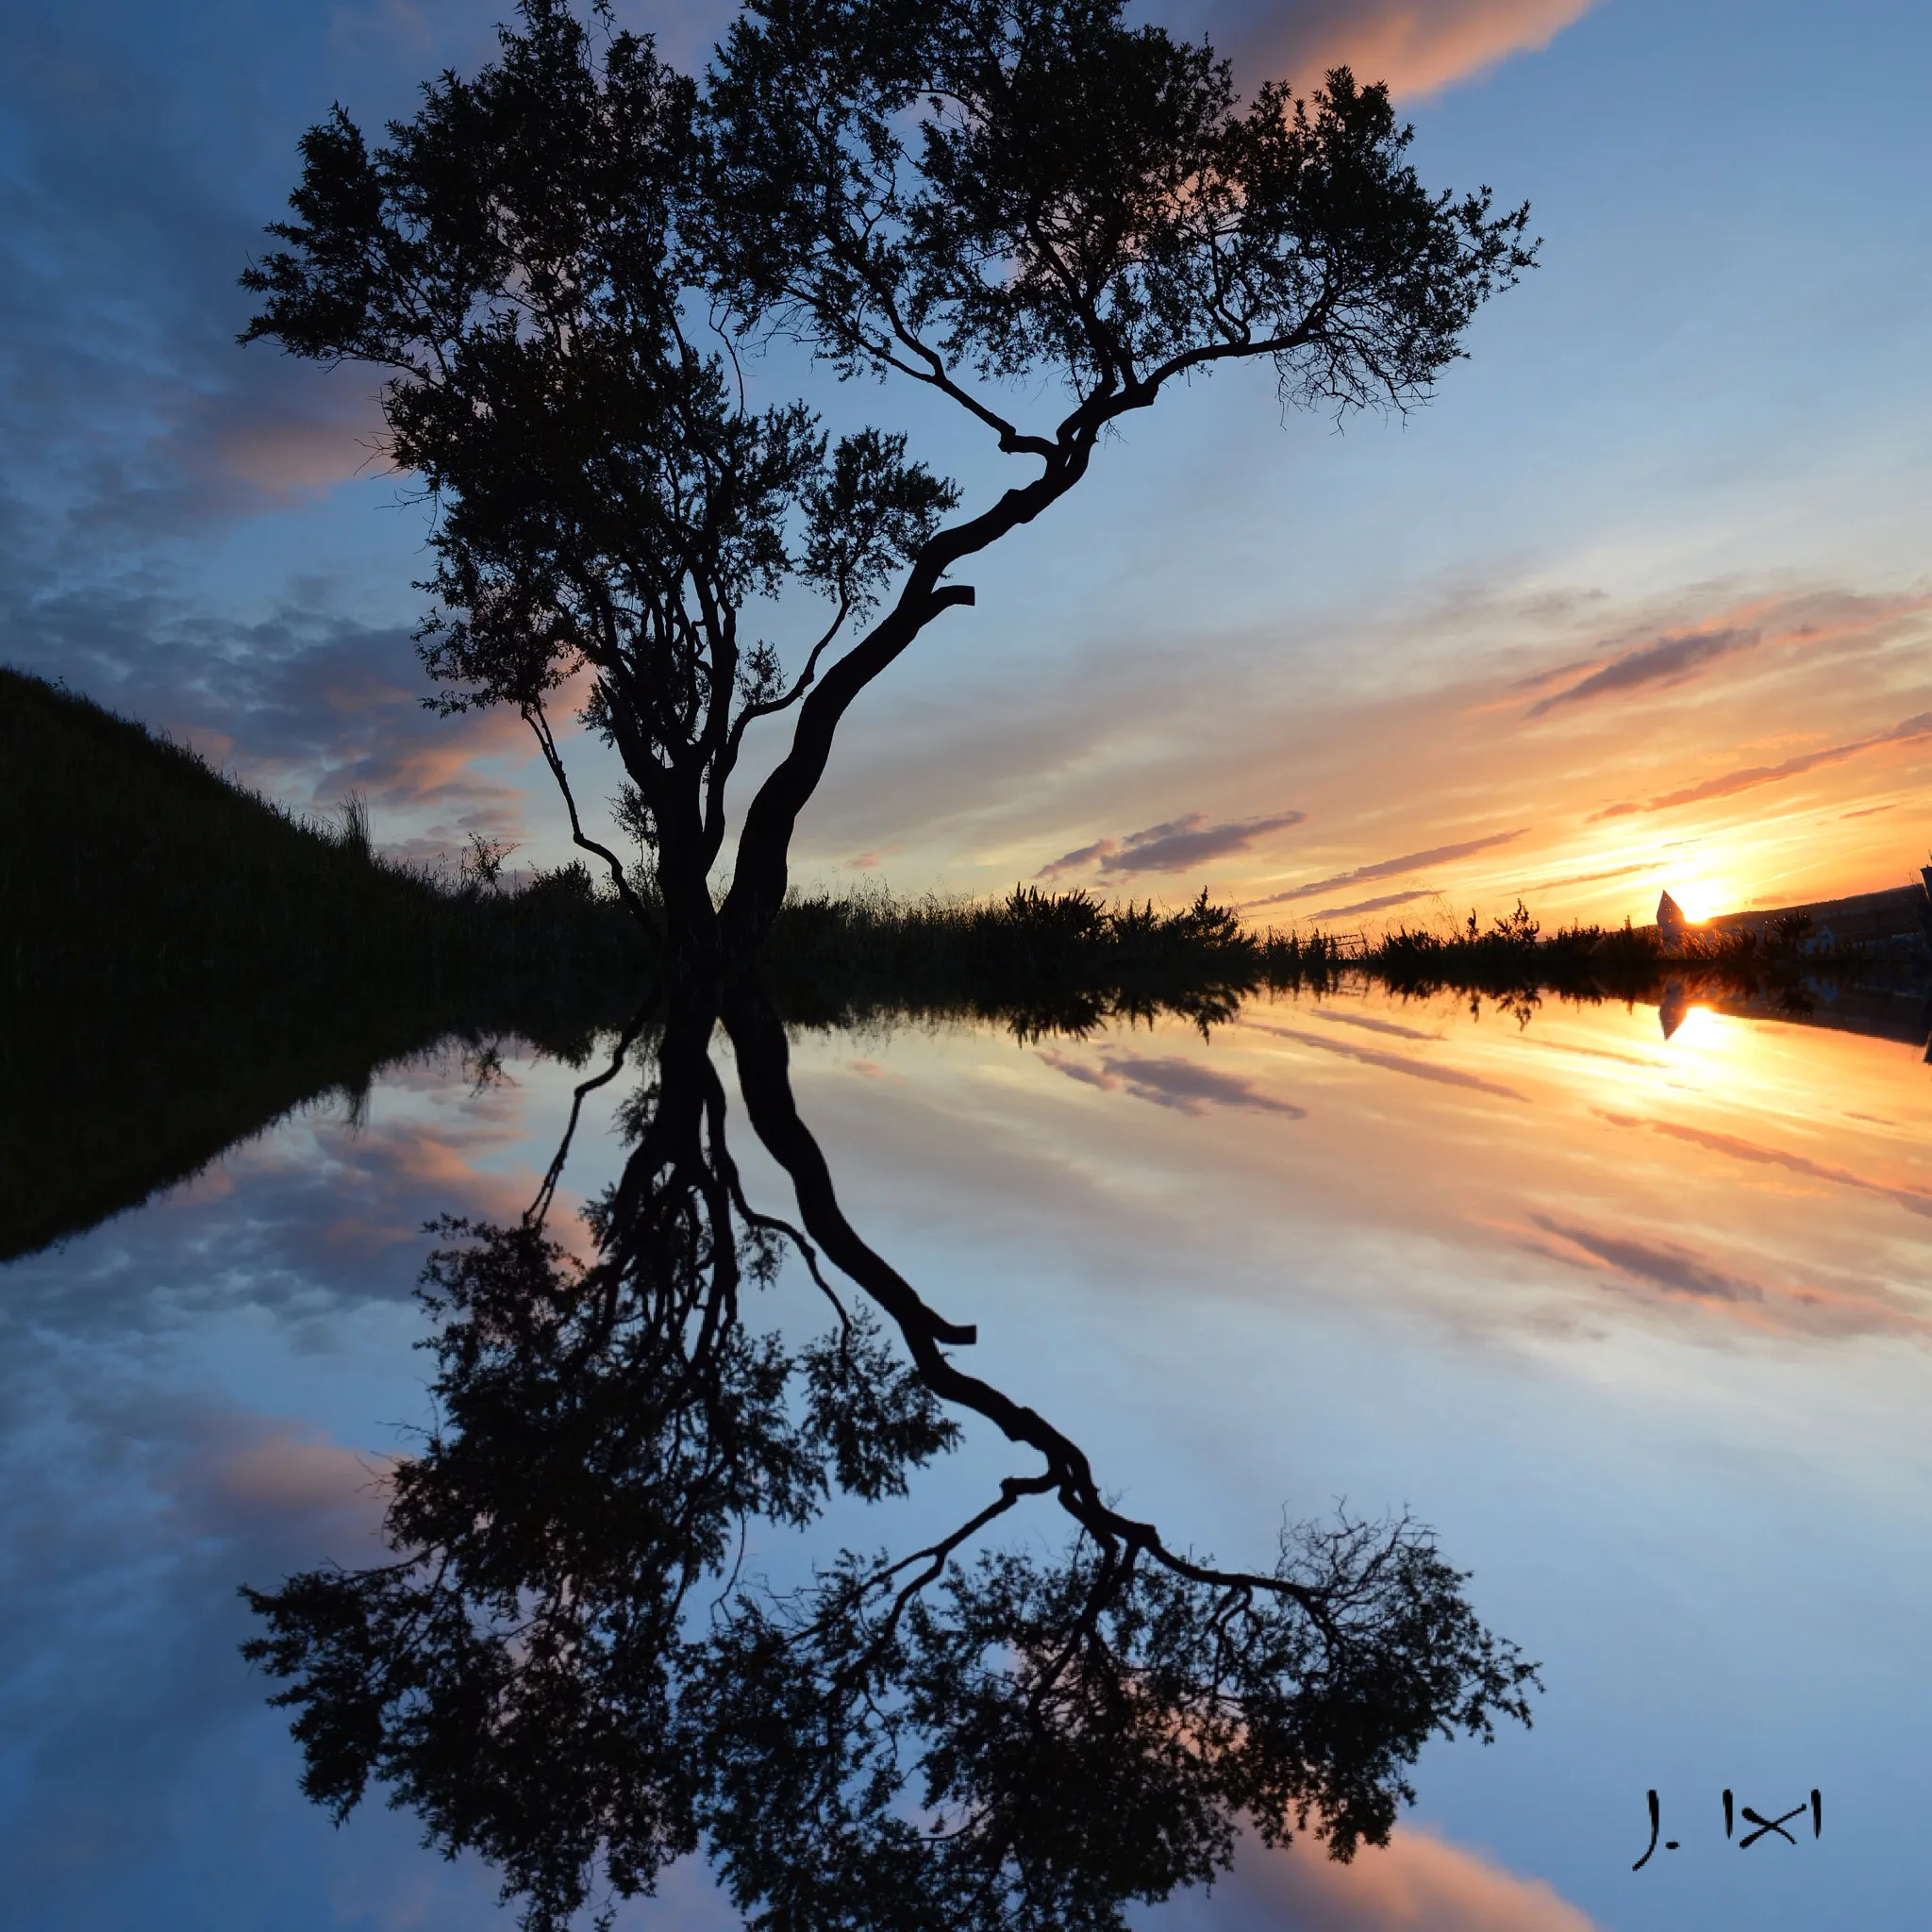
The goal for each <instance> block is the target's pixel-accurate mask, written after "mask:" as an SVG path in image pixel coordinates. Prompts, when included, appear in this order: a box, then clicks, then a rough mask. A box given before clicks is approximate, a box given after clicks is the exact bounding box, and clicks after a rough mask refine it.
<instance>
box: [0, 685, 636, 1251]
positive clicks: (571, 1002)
mask: <svg viewBox="0 0 1932 1932" xmlns="http://www.w3.org/2000/svg"><path fill="white" fill-rule="evenodd" d="M0 824H4V825H5V828H6V831H5V837H4V838H0V1259H4V1258H6V1257H9V1256H11V1255H15V1254H20V1253H25V1252H27V1251H29V1250H31V1249H33V1248H36V1247H40V1246H42V1245H44V1244H45V1243H46V1242H48V1241H55V1240H58V1239H59V1238H60V1237H62V1236H64V1235H67V1234H71V1233H73V1232H75V1231H76V1230H78V1229H80V1228H83V1227H86V1226H88V1225H91V1224H92V1223H94V1222H96V1221H98V1220H100V1219H102V1218H104V1217H105V1216H106V1215H108V1214H111V1213H113V1212H115V1211H117V1210H118V1209H120V1208H126V1207H130V1206H132V1205H134V1204H135V1203H137V1202H139V1201H141V1200H142V1199H144V1198H145V1197H146V1196H147V1195H149V1194H150V1193H152V1192H154V1191H156V1190H157V1189H158V1188H161V1187H165V1186H168V1185H170V1184H171V1183H173V1182H175V1181H178V1180H181V1179H184V1178H186V1177H187V1176H188V1175H190V1174H193V1173H194V1172H196V1171H197V1170H198V1169H199V1168H200V1167H202V1166H204V1165H205V1164H206V1163H207V1162H208V1160H210V1159H212V1158H214V1157H215V1156H216V1155H217V1154H218V1153H220V1152H221V1150H222V1149H223V1148H224V1147H225V1146H227V1145H229V1144H231V1143H232V1142H233V1141H236V1140H237V1139H239V1138H241V1137H242V1136H245V1135H246V1134H248V1133H251V1132H253V1131H255V1130H257V1129H258V1128H259V1127H261V1126H262V1125H264V1124H267V1123H268V1122H270V1121H273V1120H274V1119H275V1118H277V1117H278V1116H279V1115H281V1114H283V1113H285V1112H287V1111H288V1110H289V1109H290V1108H292V1107H295V1106H297V1105H299V1104H300V1103H302V1102H303V1101H305V1100H307V1099H309V1098H311V1097H313V1096H314V1095H316V1094H317V1093H320V1092H325V1091H329V1090H330V1089H347V1090H349V1091H355V1090H357V1089H358V1088H359V1087H361V1086H363V1085H365V1084H366V1083H367V1081H368V1079H369V1077H370V1074H371V1073H372V1071H373V1070H374V1069H375V1067H376V1066H378V1065H380V1064H381V1063H382V1062H383V1061H385V1060H389V1059H393V1058H397V1057H399V1056H401V1055H404V1054H408V1053H409V1052H412V1051H416V1050H419V1049H421V1048H422V1047H425V1046H426V1045H428V1044H430V1043H431V1042H432V1041H436V1040H438V1039H440V1038H441V1037H443V1036H445V1035H447V1034H450V1033H453V1032H456V1033H465V1034H469V1035H472V1036H483V1035H490V1034H517V1035H520V1036H523V1037H525V1038H528V1039H533V1040H538V1041H546V1042H558V1043H560V1044H561V1045H562V1046H563V1047H564V1049H565V1050H568V1047H569V1043H570V1042H572V1041H581V1040H582V1039H583V1037H584V1036H585V1035H586V1034H587V1033H588V1032H589V1031H591V1029H593V1028H594V1027H596V1026H598V1025H607V1024H621V1023H622V1022H623V1021H624V1020H625V1019H626V1018H627V1017H628V1016H629V1014H630V1012H631V1011H632V1010H634V1009H635V1008H636V1006H637V1005H638V1003H639V1000H640V998H641V993H642V981H643V978H644V971H643V962H642V958H641V951H640V949H639V947H638V944H637V941H636V940H635V938H634V936H633V933H632V929H631V926H630V924H629V922H628V921H627V919H626V918H625V916H624V914H623V913H622V912H621V910H619V909H618V908H616V907H614V906H613V905H612V904H611V903H610V902H609V901H608V900H605V899H601V898H600V897H598V896H597V895H596V894H595V893H594V892H593V891H591V883H590V878H589V875H588V874H585V873H584V872H582V871H581V870H580V869H577V868H570V869H567V870H566V871H564V872H562V873H559V874H551V875H550V876H548V877H546V878H544V879H541V880H540V881H539V882H538V883H537V885H535V886H534V887H532V888H530V889H528V890H526V891H523V892H518V893H494V892H490V891H483V890H480V889H478V888H475V887H467V888H451V887H447V886H443V885H441V884H439V883H438V882H437V881H435V880H433V879H428V878H425V877H424V876H422V875H421V874H416V873H413V872H411V871H410V870H408V868H406V867H402V866H397V865H392V864H389V863H387V862H385V861H384V860H382V859H381V858H378V857H376V856H375V855H374V854H373V853H372V852H371V851H370V849H369V845H368V841H367V837H366V834H363V833H361V832H360V830H359V828H358V826H356V825H355V824H353V823H352V824H349V825H348V826H346V827H344V828H342V829H340V830H332V829H329V828H326V827H317V826H315V825H312V824H304V823H302V822H300V821H298V820H295V819H293V818H292V817H291V815H290V814H288V813H287V812H284V811H282V810H280V809H278V808H276V807H275V806H274V805H272V804H270V803H268V802H267V801H265V800H263V799H261V798H258V797H257V796H256V795H255V794H253V793H252V792H249V791H243V790H242V789H241V788H240V787H238V786H236V785H233V784H231V783H229V782H228V781H227V780H226V779H225V778H223V777H222V776H221V774H218V773H216V772H213V771H211V770H209V769H208V766H207V765H206V764H205V763H203V761H202V760H201V759H199V758H196V757H194V755H193V754H192V753H191V752H187V751H184V750H183V749H181V748H180V747H179V746H177V745H174V744H171V743H169V742H168V741H165V740H163V739H158V738H156V737H154V736H153V735H151V734H150V733H148V732H147V731H145V730H143V729H142V727H141V726H140V725H138V724H129V723H128V722H127V721H126V720H125V719H122V718H118V717H115V716H114V715H113V714H112V713H111V712H108V711H106V710H103V709H102V708H100V707H99V706H97V705H93V704H91V703H89V702H88V701H87V700H85V699H82V698H77V697H75V696H74V695H72V694H71V693H69V692H67V691H59V690H57V689H55V688H54V687H52V686H50V685H48V684H45V683H43V682H42V681H41V680H40V679H38V678H33V677H28V676H25V675H22V674H20V673H18V672H13V671H8V670H5V669H0Z"/></svg>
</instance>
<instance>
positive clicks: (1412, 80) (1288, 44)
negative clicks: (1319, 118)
mask: <svg viewBox="0 0 1932 1932" xmlns="http://www.w3.org/2000/svg"><path fill="white" fill-rule="evenodd" d="M1591 4H1592V0H1213V4H1212V5H1211V6H1209V7H1208V9H1207V13H1206V20H1207V25H1208V33H1209V35H1210V36H1211V37H1212V39H1213V41H1214V43H1215V45H1216V46H1217V48H1219V49H1220V50H1221V51H1222V52H1223V53H1224V54H1227V55H1229V56H1230V57H1231V58H1233V59H1234V61H1235V62H1236V65H1237V67H1238V68H1239V69H1240V70H1241V74H1242V75H1243V77H1244V78H1248V79H1262V78H1269V79H1273V78H1288V79H1292V80H1293V81H1294V82H1295V83H1296V85H1297V86H1302V87H1307V86H1312V85H1313V84H1314V83H1315V82H1316V81H1317V80H1319V79H1320V77H1321V76H1322V75H1324V74H1325V73H1326V72H1327V70H1328V69H1329V68H1331V67H1335V66H1348V67H1352V68H1354V70H1355V72H1356V74H1357V76H1358V77H1359V78H1360V79H1362V80H1384V81H1387V82H1388V83H1389V85H1390V87H1391V89H1392V90H1393V91H1394V92H1396V93H1398V94H1418V93H1431V92H1435V90H1437V89H1438V88H1442V87H1446V86H1448V85H1449V84H1450V83H1451V82H1453V81H1457V80H1462V79H1465V78H1467V77H1468V76H1469V75H1473V74H1480V73H1481V72H1483V70H1484V69H1486V68H1490V67H1493V66H1495V65H1496V63H1497V62H1498V61H1500V60H1506V59H1507V58H1509V56H1510V55H1512V54H1517V53H1524V52H1529V51H1535V50H1538V49H1541V48H1543V47H1547V46H1548V45H1549V43H1550V42H1551V41H1553V40H1554V39H1555V38H1556V37H1557V34H1558V33H1560V32H1561V31H1562V30H1563V28H1564V27H1566V26H1569V25H1571V24H1572V23H1573V22H1574V21H1577V20H1580V19H1581V18H1582V17H1583V16H1584V14H1586V13H1587V12H1589V11H1590V8H1591Z"/></svg>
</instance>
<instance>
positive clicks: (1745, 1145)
mask: <svg viewBox="0 0 1932 1932" xmlns="http://www.w3.org/2000/svg"><path fill="white" fill-rule="evenodd" d="M1597 1112H1598V1115H1599V1118H1601V1119H1603V1120H1607V1121H1608V1122H1609V1123H1610V1124H1611V1125H1612V1126H1617V1127H1643V1126H1647V1127H1649V1128H1650V1130H1651V1131H1652V1132H1653V1133H1656V1134H1668V1135H1670V1136H1671V1137H1672V1138H1673V1139H1674V1140H1678V1141H1689V1142H1690V1143H1691V1145H1692V1146H1693V1147H1703V1148H1707V1149H1708V1150H1709V1151H1710V1152H1711V1153H1713V1154H1727V1155H1729V1156H1730V1157H1731V1158H1732V1159H1734V1160H1749V1161H1754V1162H1757V1164H1759V1165H1761V1166H1767V1167H1781V1168H1784V1169H1785V1170H1786V1171H1787V1172H1788V1173H1790V1174H1803V1175H1804V1176H1805V1177H1806V1178H1807V1180H1819V1181H1829V1182H1830V1183H1832V1184H1833V1185H1834V1186H1836V1187H1841V1188H1857V1190H1858V1191H1860V1192H1862V1193H1867V1194H1877V1195H1879V1196H1881V1197H1882V1198H1883V1199H1885V1200H1888V1201H1896V1202H1897V1203H1898V1205H1899V1206H1900V1207H1901V1208H1905V1209H1906V1210H1907V1212H1908V1213H1912V1214H1924V1215H1932V1189H1926V1188H1894V1187H1888V1186H1887V1185H1886V1184H1885V1183H1884V1182H1883V1181H1874V1180H1870V1179H1868V1178H1867V1177H1866V1176H1865V1175H1864V1174H1854V1173H1853V1172H1852V1170H1851V1169H1850V1168H1845V1167H1830V1166H1827V1165H1826V1164H1825V1163H1824V1161H1822V1160H1813V1159H1812V1158H1810V1157H1809V1156H1808V1155H1805V1154H1790V1153H1788V1152H1786V1151H1785V1149H1783V1148H1781V1147H1766V1146H1764V1145H1763V1144H1762V1143H1760V1142H1758V1141H1745V1140H1741V1139H1740V1138H1739V1136H1737V1135H1736V1134H1720V1133H1716V1132H1713V1131H1712V1130H1711V1129H1709V1128H1707V1127H1690V1126H1684V1125H1681V1124H1679V1123H1677V1122H1676V1121H1645V1120H1641V1119H1640V1118H1639V1117H1638V1116H1637V1115H1635V1114H1627V1113H1610V1112H1607V1111H1606V1110H1604V1109H1603V1108H1598V1109H1597Z"/></svg>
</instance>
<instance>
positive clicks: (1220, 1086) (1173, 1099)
mask: <svg viewBox="0 0 1932 1932" xmlns="http://www.w3.org/2000/svg"><path fill="white" fill-rule="evenodd" d="M1040 1057H1041V1059H1043V1060H1044V1061H1045V1062H1046V1063H1047V1065H1048V1066H1050V1067H1053V1068H1054V1069H1056V1070H1057V1071H1058V1072H1059V1073H1062V1074H1066V1076H1067V1077H1068V1079H1070V1080H1078V1081H1080V1082H1081V1083H1082V1084H1083V1085H1085V1086H1088V1087H1098V1088H1100V1089H1101V1090H1102V1091H1104V1092H1108V1093H1113V1092H1118V1091H1126V1092H1128V1093H1131V1094H1132V1095H1133V1096H1134V1098H1135V1099H1136V1100H1146V1101H1151V1102H1152V1103H1153V1104H1154V1105H1155V1106H1156V1107H1168V1108H1173V1109H1174V1111H1175V1112H1176V1113H1185V1114H1190V1115H1198V1114H1201V1113H1203V1112H1205V1111H1206V1110H1207V1108H1208V1107H1209V1106H1213V1107H1248V1108H1255V1109H1256V1110H1257V1111H1258V1112H1261V1113H1278V1114H1285V1115H1286V1116H1287V1117H1288V1118H1289V1119H1290V1120H1295V1121H1299V1120H1306V1119H1307V1108H1300V1107H1296V1106H1294V1105H1293V1104H1292V1103H1291V1102H1290V1101H1286V1100H1276V1099H1274V1096H1273V1095H1272V1094H1267V1093H1261V1092H1258V1091H1256V1087H1255V1083H1254V1082H1253V1081H1252V1080H1250V1079H1247V1078H1245V1077H1244V1076H1243V1075H1241V1074H1224V1073H1220V1072H1218V1071H1216V1070H1215V1069H1214V1068H1212V1067H1204V1066H1202V1065H1201V1063H1200V1062H1199V1061H1198V1060H1190V1059H1181V1058H1159V1059H1153V1058H1129V1057H1127V1056H1125V1055H1109V1056H1108V1058H1107V1060H1106V1063H1105V1064H1104V1065H1103V1066H1100V1067H1091V1066H1088V1065H1087V1064H1085V1063H1084V1062H1083V1061H1080V1060H1074V1059H1069V1058H1067V1057H1066V1056H1065V1055H1064V1054H1058V1053H1054V1052H1052V1051H1045V1052H1042V1053H1041V1056H1040Z"/></svg>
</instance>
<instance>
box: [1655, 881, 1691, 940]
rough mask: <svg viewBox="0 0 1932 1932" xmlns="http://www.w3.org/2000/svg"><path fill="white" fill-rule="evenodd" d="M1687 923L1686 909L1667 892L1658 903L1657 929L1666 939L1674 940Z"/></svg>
mask: <svg viewBox="0 0 1932 1932" xmlns="http://www.w3.org/2000/svg"><path fill="white" fill-rule="evenodd" d="M1685 924H1686V921H1685V918H1684V908H1682V907H1681V906H1679V905H1678V904H1677V902H1676V901H1675V900H1674V898H1672V897H1671V895H1670V894H1669V893H1668V892H1666V893H1665V894H1664V895H1663V897H1662V898H1661V899H1659V900H1658V901H1657V931H1658V932H1659V933H1661V934H1662V935H1663V936H1664V937H1665V938H1666V939H1673V938H1674V937H1675V936H1676V935H1677V934H1678V933H1681V932H1682V931H1683V930H1684V926H1685Z"/></svg>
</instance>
